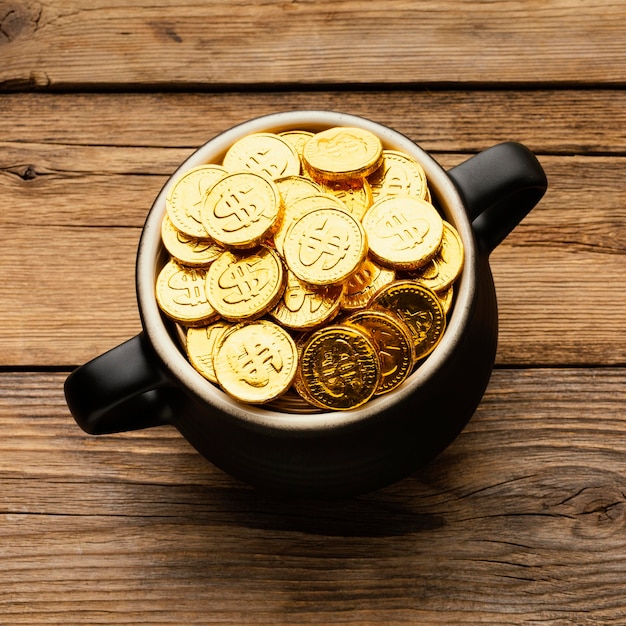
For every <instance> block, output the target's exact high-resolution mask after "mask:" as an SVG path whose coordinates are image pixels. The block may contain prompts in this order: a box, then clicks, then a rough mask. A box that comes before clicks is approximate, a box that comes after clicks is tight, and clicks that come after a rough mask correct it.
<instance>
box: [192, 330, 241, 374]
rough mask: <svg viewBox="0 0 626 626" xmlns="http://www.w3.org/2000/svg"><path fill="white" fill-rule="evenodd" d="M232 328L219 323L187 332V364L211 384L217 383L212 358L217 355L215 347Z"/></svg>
mask: <svg viewBox="0 0 626 626" xmlns="http://www.w3.org/2000/svg"><path fill="white" fill-rule="evenodd" d="M232 327H233V325H232V324H230V323H228V322H224V321H219V322H215V323H213V324H209V325H208V326H200V327H199V328H190V329H189V330H188V331H187V340H186V344H185V349H186V351H187V356H188V357H189V362H190V363H191V364H192V365H193V366H194V368H195V369H196V370H197V371H198V372H200V374H202V376H204V377H205V378H206V379H207V380H210V381H211V382H212V383H217V377H216V376H215V368H214V367H213V357H214V356H215V354H216V353H217V346H218V344H219V342H220V341H221V339H222V337H223V336H224V335H225V333H226V332H227V331H228V330H230V329H231V328H232Z"/></svg>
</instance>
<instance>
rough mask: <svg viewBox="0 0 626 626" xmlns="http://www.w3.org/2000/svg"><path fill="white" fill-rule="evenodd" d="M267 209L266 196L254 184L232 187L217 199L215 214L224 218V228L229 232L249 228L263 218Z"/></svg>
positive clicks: (218, 217)
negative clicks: (238, 187) (237, 187)
mask: <svg viewBox="0 0 626 626" xmlns="http://www.w3.org/2000/svg"><path fill="white" fill-rule="evenodd" d="M266 209H267V203H266V201H265V198H264V196H263V195H262V194H261V193H260V192H259V190H258V189H257V188H256V187H254V186H253V185H249V186H247V187H241V188H240V189H230V190H228V191H227V192H225V193H224V194H222V196H221V197H220V199H219V200H218V201H217V203H216V204H215V209H214V211H213V214H214V215H215V217H216V218H217V219H220V220H224V223H223V224H222V226H221V227H222V229H223V230H224V231H225V232H227V233H232V232H237V231H238V230H241V229H244V228H249V227H250V226H252V225H253V224H255V223H256V222H258V221H259V220H261V219H263V217H264V213H265V211H266Z"/></svg>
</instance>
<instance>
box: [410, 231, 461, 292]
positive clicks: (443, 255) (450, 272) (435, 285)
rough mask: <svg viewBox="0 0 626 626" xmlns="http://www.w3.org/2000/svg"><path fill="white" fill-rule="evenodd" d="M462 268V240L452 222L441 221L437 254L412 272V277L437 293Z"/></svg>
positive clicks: (449, 282)
mask: <svg viewBox="0 0 626 626" xmlns="http://www.w3.org/2000/svg"><path fill="white" fill-rule="evenodd" d="M462 269H463V242H462V241H461V237H460V236H459V233H458V232H457V231H456V229H455V228H454V226H452V224H449V223H448V222H444V223H443V239H442V241H441V246H440V247H439V251H438V252H437V254H436V255H435V256H434V257H433V258H432V259H431V260H430V261H429V262H428V263H427V264H426V265H424V267H421V268H420V269H418V270H416V271H415V272H413V273H412V275H411V276H412V278H414V279H415V280H417V281H418V282H420V283H421V284H422V285H426V287H428V288H430V289H432V290H433V291H435V292H437V293H439V292H440V291H445V290H446V289H447V288H448V287H449V286H450V285H452V283H454V281H455V280H456V279H457V278H458V277H459V274H460V273H461V270H462Z"/></svg>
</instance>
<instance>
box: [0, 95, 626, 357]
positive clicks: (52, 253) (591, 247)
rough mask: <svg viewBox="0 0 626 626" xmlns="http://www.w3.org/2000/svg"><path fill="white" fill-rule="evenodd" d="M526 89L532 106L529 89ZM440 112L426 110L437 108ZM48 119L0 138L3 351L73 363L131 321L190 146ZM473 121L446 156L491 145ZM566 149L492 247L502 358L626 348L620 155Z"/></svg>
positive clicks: (133, 327) (158, 131)
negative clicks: (160, 204) (163, 210)
mask: <svg viewBox="0 0 626 626" xmlns="http://www.w3.org/2000/svg"><path fill="white" fill-rule="evenodd" d="M362 97H363V99H364V102H363V103H362V106H365V104H364V103H366V102H367V101H368V98H369V100H371V101H372V102H374V101H376V98H375V96H373V95H363V96H362ZM9 98H13V96H10V97H9ZM52 98H53V100H58V99H57V97H52ZM501 98H502V94H497V95H495V96H494V97H493V102H494V110H496V111H497V110H501V113H500V118H496V120H498V119H499V120H500V122H499V123H500V124H504V121H503V120H504V119H505V117H506V110H505V109H501V107H502V106H503V100H502V99H501ZM41 100H43V102H47V101H48V97H47V96H46V97H40V96H35V97H34V99H33V102H39V101H41ZM61 100H62V101H67V102H69V109H68V110H70V111H72V110H73V112H77V113H78V114H79V115H80V114H81V113H82V115H85V109H86V108H87V107H88V105H87V102H88V100H85V99H84V98H83V97H80V98H74V97H73V96H64V97H63V98H62V99H61ZM99 100H100V103H99V104H100V105H101V106H100V109H101V110H103V111H106V108H107V106H108V108H109V109H110V110H109V113H108V114H107V115H108V116H110V117H111V118H112V117H113V111H112V109H114V107H115V102H116V98H113V99H112V98H111V97H107V98H103V97H100V98H99ZM147 101H148V102H150V99H149V98H147V97H146V96H137V97H133V98H127V99H126V106H127V107H128V110H129V111H130V110H131V108H132V111H133V113H132V117H134V118H136V119H137V118H141V119H144V120H147V122H145V123H149V124H151V125H152V128H153V133H152V134H153V136H154V137H158V138H161V137H165V136H167V129H168V124H169V122H166V123H165V128H161V127H160V119H162V117H161V115H160V113H159V111H160V108H159V107H158V106H156V105H155V103H154V102H153V103H152V108H150V107H148V106H146V102H147ZM157 102H158V99H157ZM169 102H170V104H169V106H170V110H171V111H172V112H173V111H174V110H180V111H181V112H186V113H185V115H188V106H187V105H188V103H189V100H188V98H187V97H183V98H181V101H180V102H179V103H178V104H175V103H174V101H172V100H169ZM521 102H522V104H523V105H524V107H525V108H526V110H528V108H529V107H531V106H532V104H533V102H534V101H533V99H532V98H531V99H530V100H524V99H522V100H521ZM582 102H584V99H583V98H582V96H581V99H580V100H579V101H578V104H577V105H576V106H572V108H571V110H570V111H569V116H570V121H569V122H568V123H569V124H574V120H575V119H576V114H577V112H578V111H579V110H580V109H582V108H583V106H582ZM274 104H276V102H275V103H274ZM562 104H564V103H562ZM48 106H49V108H48V110H47V111H46V115H47V116H48V120H49V125H50V126H51V127H52V128H55V127H54V126H53V122H52V119H51V118H52V116H53V111H54V110H56V106H52V105H51V103H50V102H48ZM440 106H441V107H443V104H441V105H440ZM520 106H522V105H521V104H520ZM33 111H34V105H33ZM16 117H17V116H15V115H14V119H15V118H16ZM34 117H35V115H34V112H33V113H31V119H32V118H34ZM209 117H211V116H209ZM519 117H520V118H521V117H522V113H521V110H520V113H519ZM437 118H438V115H437V113H436V110H435V112H434V113H433V120H432V121H433V122H436V121H437ZM164 119H166V120H169V119H170V116H165V118H164ZM231 121H234V120H231ZM57 124H58V125H57V126H56V130H55V131H53V134H54V133H56V135H54V136H53V137H51V138H46V141H43V142H42V141H39V142H32V141H19V140H18V137H17V136H16V135H15V134H13V135H12V136H11V140H10V141H5V142H4V143H3V144H2V145H3V148H4V149H3V151H2V156H0V194H2V197H3V198H4V199H5V209H4V211H3V212H2V213H1V214H0V226H1V230H0V244H1V245H2V248H3V249H4V250H6V253H5V255H4V258H3V263H2V266H1V267H0V279H1V280H2V281H3V283H4V284H5V285H6V287H5V293H4V297H3V299H2V301H0V319H1V320H2V325H1V326H0V338H1V339H2V342H3V347H4V350H3V351H2V354H1V356H0V364H3V365H20V366H28V365H38V366H41V365H45V366H46V365H56V364H66V365H71V364H78V363H81V362H84V361H86V360H88V359H89V358H92V357H94V356H96V355H97V354H99V353H101V352H103V351H105V350H107V349H108V348H110V347H113V346H114V345H116V344H118V343H120V342H122V341H123V340H125V339H127V338H128V337H130V336H132V335H134V334H136V333H137V332H138V331H139V329H140V326H139V320H138V314H137V309H136V303H135V295H134V259H135V252H136V247H137V243H138V240H139V235H140V229H141V227H142V225H143V222H144V219H145V216H146V214H147V211H148V210H149V207H150V206H151V204H152V201H153V200H154V198H155V197H156V195H157V194H158V192H159V190H160V189H161V187H162V185H163V184H164V183H165V181H166V180H167V176H168V175H169V174H170V173H171V172H172V171H173V170H174V169H175V168H176V167H177V166H178V164H179V163H180V162H181V161H182V160H184V159H185V158H186V157H187V156H188V155H189V154H190V152H191V151H192V149H191V148H189V147H175V146H167V145H166V146H163V147H156V146H150V145H147V146H146V145H143V144H144V142H145V141H146V140H147V139H148V137H147V135H144V136H143V138H142V136H140V135H141V134H135V135H134V136H132V141H133V142H136V143H137V145H107V143H106V142H107V136H108V131H107V130H105V129H107V127H106V126H102V125H100V126H97V127H96V126H93V127H92V128H89V126H88V125H86V124H85V125H82V124H80V125H79V126H78V127H79V128H81V129H82V131H81V132H82V136H81V137H76V138H75V139H74V141H76V143H65V142H67V141H68V140H69V131H68V130H67V129H65V128H64V127H65V126H69V122H68V121H66V120H62V121H59V122H58V123H57ZM566 124H567V123H563V124H562V125H563V126H566ZM495 125H497V124H495ZM432 126H433V127H436V126H437V124H436V123H433V124H432ZM6 127H7V128H8V127H9V124H8V123H6ZM469 129H472V132H473V133H474V135H473V136H470V138H469V139H468V143H467V145H465V146H464V145H463V141H462V139H460V140H459V144H460V146H461V147H463V148H465V149H467V150H468V154H460V153H458V152H455V153H449V152H444V151H435V152H434V153H435V155H436V157H437V159H438V160H439V161H440V162H441V163H442V165H443V166H444V167H446V168H449V167H452V166H453V165H455V164H457V163H459V162H460V161H462V160H464V159H466V158H468V156H470V154H471V149H472V148H473V147H474V146H475V144H478V145H484V146H485V147H486V146H487V145H489V142H490V140H491V136H490V135H488V129H487V128H486V127H485V128H483V132H484V133H485V135H484V136H483V137H482V138H480V139H479V138H477V135H476V129H475V128H474V127H473V124H472V120H471V119H468V120H467V121H466V123H465V124H464V125H462V124H461V122H460V121H457V130H458V135H459V136H460V137H461V138H463V137H467V136H468V135H470V133H469ZM215 130H217V129H215ZM527 130H530V126H529V127H528V129H527ZM31 132H32V131H31ZM500 132H501V136H500V137H499V138H504V137H505V135H504V132H503V131H500ZM595 132H596V131H595V127H594V126H593V125H591V124H588V125H583V126H581V136H582V137H583V140H584V141H588V140H589V141H590V140H591V139H592V138H591V135H593V133H595ZM105 134H106V135H107V136H105ZM182 134H183V136H182V137H178V142H179V143H181V144H184V143H185V142H186V141H189V139H190V137H189V135H188V131H187V130H183V131H182ZM411 134H412V133H411ZM115 136H116V137H119V134H118V133H115ZM204 138H206V136H205V137H204ZM204 138H203V139H204ZM203 139H201V140H199V142H198V145H199V144H200V143H202V142H203ZM528 139H529V141H528V144H530V145H533V143H534V142H535V140H536V141H537V142H540V141H541V138H540V137H539V136H538V134H536V135H534V136H529V137H528ZM127 141H129V142H130V138H129V139H127ZM171 141H172V139H171V138H169V139H167V140H166V141H165V143H169V142H171ZM433 144H434V145H437V140H434V141H433ZM569 149H570V146H566V145H561V146H556V145H554V144H553V145H552V150H551V152H554V154H547V155H542V154H539V158H540V161H541V163H542V164H543V166H544V168H545V169H546V172H547V175H548V179H549V184H550V188H549V190H548V193H547V194H546V196H545V198H544V199H543V200H542V202H541V203H540V205H539V206H538V207H536V208H535V209H534V210H533V211H532V212H531V213H530V215H529V216H528V217H527V218H526V219H525V220H524V221H523V222H522V224H521V225H520V226H518V228H516V230H515V231H514V232H513V233H512V234H511V235H510V237H509V238H508V239H507V240H505V242H504V243H503V244H502V245H501V246H500V247H499V248H498V249H497V250H496V251H495V252H494V253H493V255H492V259H491V261H492V269H493V273H494V276H495V280H496V287H497V293H498V298H499V305H500V320H501V329H500V346H499V352H498V363H499V364H501V365H527V364H530V363H534V364H542V365H555V364H575V365H584V364H592V365H594V364H599V363H610V364H624V363H625V362H626V339H625V338H626V332H625V331H626V315H624V312H623V307H622V306H621V305H622V303H623V302H625V301H626V299H625V298H624V296H625V295H626V278H625V277H626V271H625V270H626V255H625V251H626V227H625V226H624V225H625V224H626V213H625V210H624V207H625V206H626V192H625V191H624V187H623V185H622V184H621V182H622V178H623V163H622V161H623V157H622V156H621V154H620V153H619V150H617V151H616V153H615V154H610V155H608V156H600V155H592V156H590V155H586V156H576V155H570V154H566V152H567V151H568V150H569ZM562 152H564V153H565V154H561V153H562ZM581 279H582V284H583V285H584V288H582V289H581ZM25 285H27V287H25ZM581 320H584V322H581Z"/></svg>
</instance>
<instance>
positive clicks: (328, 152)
mask: <svg viewBox="0 0 626 626" xmlns="http://www.w3.org/2000/svg"><path fill="white" fill-rule="evenodd" d="M382 158H383V146H382V143H381V141H380V139H379V138H378V137H377V136H376V135H374V134H373V133H371V132H369V131H367V130H363V129H362V128H351V127H343V126H341V127H335V128H329V129H327V130H323V131H321V132H319V133H317V134H315V135H313V137H311V139H309V140H308V141H307V142H306V143H305V144H304V148H303V150H302V160H303V164H304V167H305V169H306V171H307V172H308V173H309V174H310V175H311V176H312V177H313V178H314V179H316V180H350V179H356V178H365V177H366V176H368V175H369V174H371V173H372V172H374V171H375V170H376V169H378V167H379V166H380V164H381V162H382Z"/></svg>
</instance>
